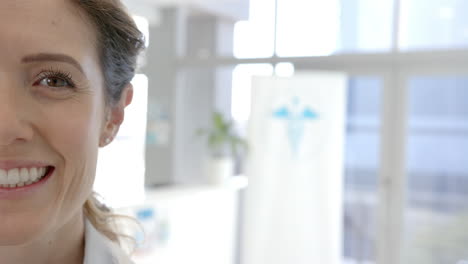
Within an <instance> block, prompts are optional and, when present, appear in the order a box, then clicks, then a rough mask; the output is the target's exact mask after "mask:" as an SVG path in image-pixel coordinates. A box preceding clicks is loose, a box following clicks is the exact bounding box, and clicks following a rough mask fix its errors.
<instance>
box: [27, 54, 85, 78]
mask: <svg viewBox="0 0 468 264" xmlns="http://www.w3.org/2000/svg"><path fill="white" fill-rule="evenodd" d="M43 61H58V62H65V63H68V64H71V65H73V66H75V68H77V69H78V70H79V71H80V72H81V73H83V74H84V71H83V68H82V67H81V65H80V64H79V63H78V61H76V60H75V59H74V58H72V57H70V56H68V55H65V54H57V53H38V54H34V55H28V56H26V57H24V58H22V59H21V62H22V63H32V62H43Z"/></svg>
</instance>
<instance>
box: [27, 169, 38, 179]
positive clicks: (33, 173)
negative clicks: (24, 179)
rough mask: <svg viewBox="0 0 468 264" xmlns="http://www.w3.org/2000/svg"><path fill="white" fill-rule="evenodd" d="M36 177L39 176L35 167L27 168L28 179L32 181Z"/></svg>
mask: <svg viewBox="0 0 468 264" xmlns="http://www.w3.org/2000/svg"><path fill="white" fill-rule="evenodd" d="M37 177H39V172H38V171H37V168H31V169H30V170H29V180H31V181H34V180H35V179H36V178H37Z"/></svg>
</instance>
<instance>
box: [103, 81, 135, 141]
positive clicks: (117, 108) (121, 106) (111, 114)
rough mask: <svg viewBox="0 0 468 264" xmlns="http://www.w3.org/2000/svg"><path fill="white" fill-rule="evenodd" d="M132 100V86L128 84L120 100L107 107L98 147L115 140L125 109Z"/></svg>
mask: <svg viewBox="0 0 468 264" xmlns="http://www.w3.org/2000/svg"><path fill="white" fill-rule="evenodd" d="M132 99H133V86H132V84H128V85H127V86H125V88H124V89H123V91H122V96H121V97H120V100H119V101H118V102H116V103H114V104H112V105H109V106H108V109H107V110H106V120H105V126H104V128H103V131H102V133H101V140H100V142H99V146H100V147H104V146H106V145H107V144H109V143H110V142H112V140H113V139H114V138H115V136H116V135H117V132H118V131H119V128H120V125H121V124H122V122H123V120H124V117H125V107H127V106H128V105H129V104H130V103H131V102H132Z"/></svg>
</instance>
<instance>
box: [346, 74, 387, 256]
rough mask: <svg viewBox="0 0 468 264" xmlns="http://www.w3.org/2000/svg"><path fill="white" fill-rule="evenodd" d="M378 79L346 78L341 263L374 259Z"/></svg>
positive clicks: (378, 127) (377, 163)
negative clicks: (346, 106)
mask: <svg viewBox="0 0 468 264" xmlns="http://www.w3.org/2000/svg"><path fill="white" fill-rule="evenodd" d="M381 92H382V81H381V79H379V78H376V77H367V76H357V77H352V78H350V80H349V88H348V113H347V118H348V126H347V133H346V134H347V135H346V148H345V153H346V156H345V168H346V170H345V188H344V190H345V193H344V194H345V195H344V242H343V243H344V245H343V246H344V247H343V248H344V252H343V253H344V259H345V260H344V262H343V263H347V264H351V263H373V262H375V242H376V209H377V208H376V207H377V173H378V168H379V148H380V147H379V145H380V142H379V140H380V136H379V132H380V131H379V130H380V107H381Z"/></svg>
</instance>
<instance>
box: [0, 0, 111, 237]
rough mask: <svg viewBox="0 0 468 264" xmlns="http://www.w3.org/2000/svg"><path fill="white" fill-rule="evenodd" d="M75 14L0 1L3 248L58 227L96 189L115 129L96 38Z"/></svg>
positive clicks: (45, 3)
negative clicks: (101, 158)
mask: <svg viewBox="0 0 468 264" xmlns="http://www.w3.org/2000/svg"><path fill="white" fill-rule="evenodd" d="M78 11H79V9H78V7H77V6H75V4H73V3H72V2H71V1H67V0H41V1H32V0H3V1H0V184H1V183H4V184H3V185H0V218H1V221H0V222H1V224H0V246H2V245H19V244H24V243H27V242H29V241H32V240H34V239H36V238H38V237H39V236H41V235H44V234H46V233H49V232H54V231H56V230H57V229H58V228H61V227H62V226H64V225H65V223H67V221H70V220H71V219H73V217H76V216H78V215H80V213H81V212H80V210H81V208H82V205H83V203H84V201H85V200H86V198H87V197H88V196H89V194H90V192H91V189H92V185H93V181H94V175H95V168H96V159H97V150H98V147H99V144H100V142H102V138H103V136H104V135H105V134H106V133H107V132H109V130H110V129H111V124H109V122H108V121H107V120H108V119H107V117H108V111H107V109H106V107H105V104H104V101H105V100H104V90H103V77H102V71H101V69H100V67H99V61H98V53H97V49H96V46H95V39H96V33H95V32H94V29H93V27H92V26H91V24H90V23H87V22H85V21H86V18H85V16H84V15H83V14H81V15H80V12H78ZM34 168H37V171H38V173H35V172H34V170H36V169H34ZM43 170H45V172H43ZM41 173H44V174H45V176H44V177H43V178H40V180H39V181H38V182H36V183H32V184H31V181H32V180H33V178H34V177H41V176H42V175H43V174H41ZM5 181H6V182H5ZM5 183H7V184H9V185H5ZM15 183H16V184H15Z"/></svg>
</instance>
